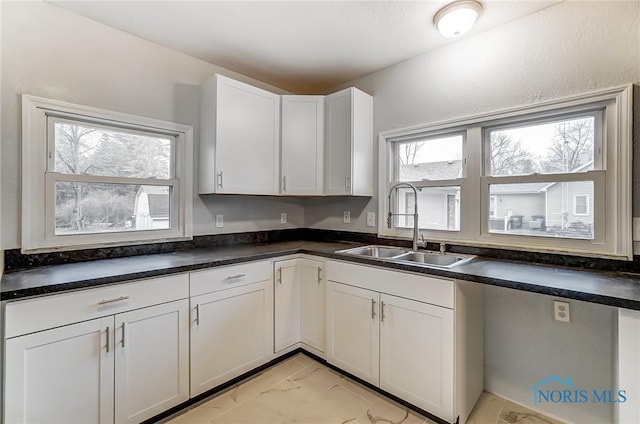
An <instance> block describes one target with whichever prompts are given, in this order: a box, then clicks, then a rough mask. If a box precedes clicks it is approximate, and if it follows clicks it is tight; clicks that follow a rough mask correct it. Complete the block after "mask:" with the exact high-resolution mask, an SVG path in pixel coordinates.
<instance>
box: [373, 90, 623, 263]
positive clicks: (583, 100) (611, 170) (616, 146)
mask: <svg viewBox="0 0 640 424" xmlns="http://www.w3.org/2000/svg"><path fill="white" fill-rule="evenodd" d="M632 88H633V86H632V85H625V86H621V87H614V88H610V89H605V90H600V91H596V92H592V93H585V94H581V95H577V96H572V97H568V98H562V99H557V100H552V101H546V102H541V103H537V104H534V105H526V106H519V107H513V108H509V109H503V110H500V111H496V112H490V113H484V114H479V115H474V116H469V117H463V118H457V119H451V120H447V121H441V122H436V123H433V124H425V125H417V126H413V127H409V128H404V129H398V130H391V131H385V132H381V133H380V134H379V137H378V140H379V145H378V155H379V171H380V172H379V184H378V206H379V211H380V219H379V227H378V235H379V236H381V237H388V238H407V237H410V235H411V231H410V230H403V229H400V230H398V229H394V228H391V229H389V228H387V226H386V225H385V224H386V216H387V213H388V204H387V194H388V192H387V190H388V188H389V187H390V186H391V184H392V183H393V172H394V170H393V168H392V166H393V159H392V153H393V151H392V149H391V148H390V144H391V142H392V141H393V140H396V139H398V138H400V137H402V138H406V139H409V138H411V137H415V136H416V135H418V134H421V135H422V136H426V135H429V134H446V133H450V132H452V131H454V130H463V131H465V132H466V138H465V147H464V150H465V156H464V157H465V162H466V163H465V167H466V174H465V180H464V181H463V182H461V186H460V208H461V216H460V219H461V222H460V231H459V232H457V233H452V232H451V231H437V230H421V231H420V233H421V236H423V237H424V238H425V239H426V240H429V241H436V242H456V243H459V244H463V245H469V246H480V247H495V248H508V249H511V250H523V251H537V252H550V253H563V254H570V255H576V256H594V257H606V258H614V259H627V260H631V259H632V258H633V245H632V237H631V233H632V231H631V228H632V211H631V182H632V175H631V170H632V163H631V149H632V139H631V126H632V125H631V124H632V109H633V108H632V92H633V89H632ZM598 109H601V110H602V111H603V112H602V114H603V115H602V137H603V139H602V140H601V141H597V142H596V144H599V146H598V145H596V146H594V148H596V149H597V148H598V147H601V152H600V157H601V166H600V169H598V165H597V163H596V160H597V158H594V159H595V160H594V170H591V171H586V172H577V173H574V174H567V173H561V174H534V175H524V176H523V175H516V176H500V177H498V176H487V175H485V169H487V168H486V166H487V163H486V160H487V153H486V151H487V149H486V143H487V141H486V140H487V138H488V137H485V135H486V131H487V129H492V128H497V127H499V126H510V125H511V126H513V124H516V123H523V122H536V123H537V122H541V121H543V120H549V121H553V120H557V119H562V117H563V116H570V117H571V116H575V115H579V114H586V113H587V112H593V111H595V110H598ZM596 125H597V124H596ZM594 131H595V132H597V130H596V128H594ZM594 156H595V151H594ZM582 180H586V181H593V184H594V205H593V210H592V211H590V212H591V213H593V214H594V224H595V233H594V239H591V240H586V239H568V238H560V237H547V236H522V235H513V234H511V235H510V234H496V233H491V232H490V231H489V228H488V226H489V225H488V223H489V214H490V213H489V197H490V194H489V185H490V184H497V183H507V182H509V183H518V182H522V183H524V182H554V181H582ZM441 184H442V181H438V182H436V184H434V185H441ZM595 193H599V195H596V194H595ZM605 195H606V201H604V196H605ZM598 196H600V198H601V199H603V200H598ZM478 210H479V211H480V212H479V213H478ZM596 215H597V216H598V217H599V218H598V221H595V219H596V218H595V216H596ZM605 217H606V219H605Z"/></svg>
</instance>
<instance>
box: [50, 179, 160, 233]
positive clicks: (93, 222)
mask: <svg viewBox="0 0 640 424" xmlns="http://www.w3.org/2000/svg"><path fill="white" fill-rule="evenodd" d="M170 190H171V187H170V186H150V185H133V184H102V183H76V182H56V224H55V234H56V235H65V234H87V233H107V232H120V231H143V230H157V229H169V228H170V227H171V224H170V215H171V207H170V205H171V202H170V198H171V196H170Z"/></svg>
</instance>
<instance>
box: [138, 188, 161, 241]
mask: <svg viewBox="0 0 640 424" xmlns="http://www.w3.org/2000/svg"><path fill="white" fill-rule="evenodd" d="M169 198H170V196H169V189H168V188H166V187H161V186H141V187H140V189H139V190H138V193H137V194H136V202H135V205H134V209H133V215H134V217H135V225H134V227H135V229H136V230H156V229H166V228H169V226H170V225H169Z"/></svg>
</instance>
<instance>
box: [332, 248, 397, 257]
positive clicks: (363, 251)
mask: <svg viewBox="0 0 640 424" xmlns="http://www.w3.org/2000/svg"><path fill="white" fill-rule="evenodd" d="M336 253H348V254H349V255H358V256H368V257H371V258H384V259H391V258H395V257H397V256H400V255H404V254H407V253H410V251H409V250H407V249H403V248H401V247H391V246H362V247H354V248H352V249H345V250H339V251H337V252H336Z"/></svg>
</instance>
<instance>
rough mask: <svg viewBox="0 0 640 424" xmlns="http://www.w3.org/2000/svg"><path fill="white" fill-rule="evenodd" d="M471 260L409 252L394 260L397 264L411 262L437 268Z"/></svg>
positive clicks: (467, 257) (448, 255)
mask: <svg viewBox="0 0 640 424" xmlns="http://www.w3.org/2000/svg"><path fill="white" fill-rule="evenodd" d="M471 259H473V256H461V255H451V254H446V253H445V254H442V253H430V252H409V253H405V254H404V255H400V256H398V257H396V258H395V260H396V261H398V262H411V263H415V264H417V265H428V266H434V267H438V268H452V267H454V266H457V265H460V264H463V263H465V262H468V261H470V260H471Z"/></svg>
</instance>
